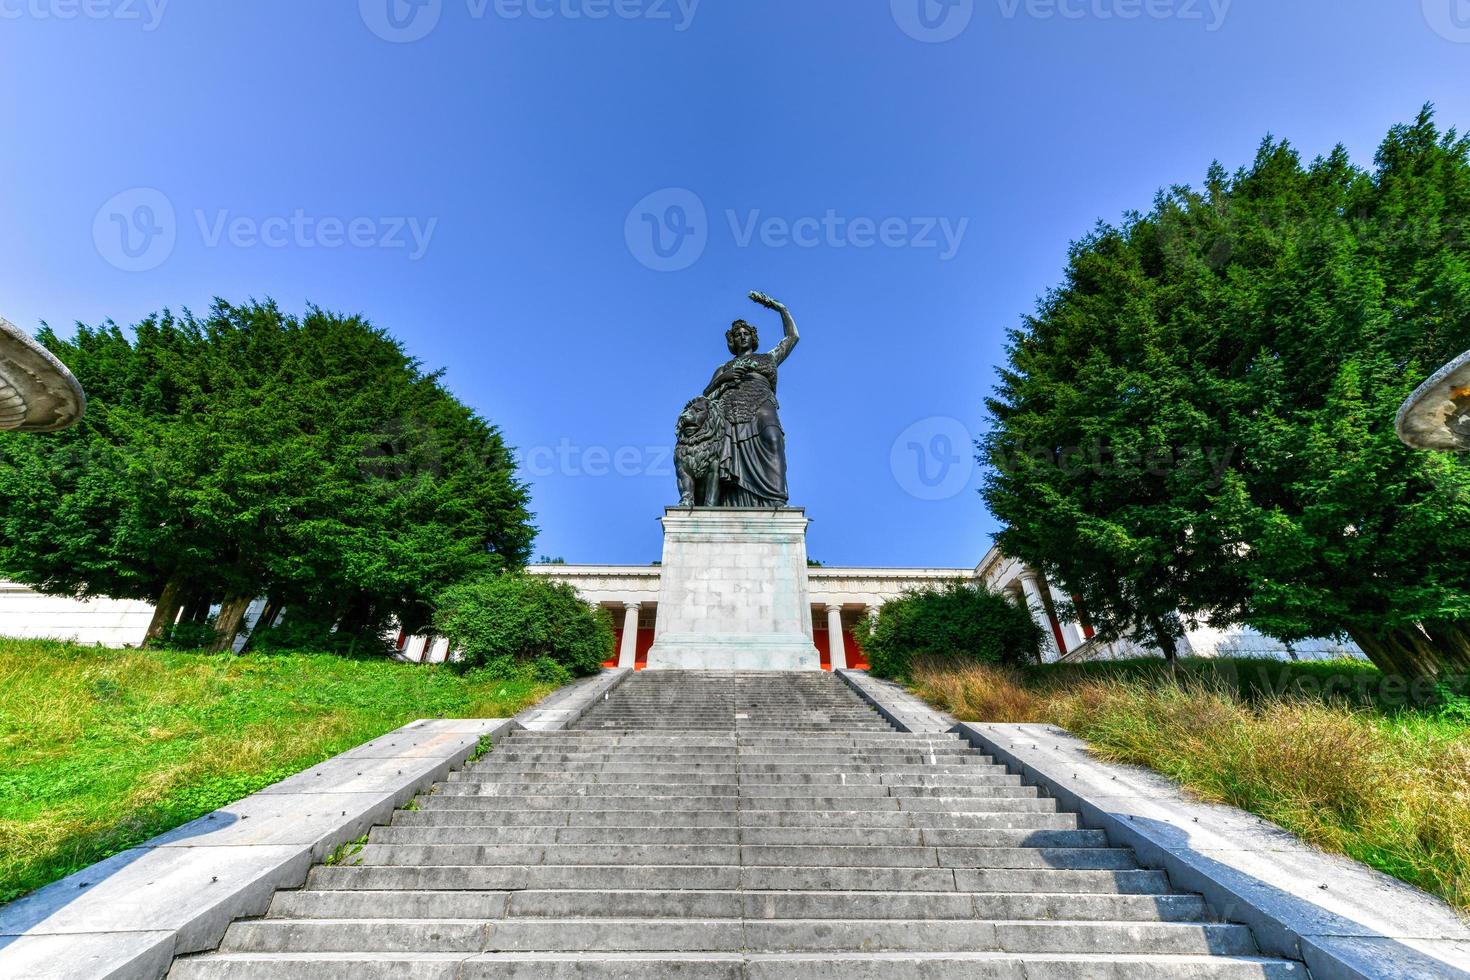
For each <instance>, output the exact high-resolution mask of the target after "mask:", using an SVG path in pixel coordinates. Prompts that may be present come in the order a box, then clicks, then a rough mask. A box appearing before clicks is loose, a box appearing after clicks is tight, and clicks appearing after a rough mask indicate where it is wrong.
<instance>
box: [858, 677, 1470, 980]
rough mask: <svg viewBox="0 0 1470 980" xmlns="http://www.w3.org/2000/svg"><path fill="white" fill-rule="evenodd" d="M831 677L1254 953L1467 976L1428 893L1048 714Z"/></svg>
mask: <svg viewBox="0 0 1470 980" xmlns="http://www.w3.org/2000/svg"><path fill="white" fill-rule="evenodd" d="M841 676H842V678H843V680H844V681H846V682H847V684H848V685H849V686H850V687H851V688H853V690H855V691H856V692H857V693H858V694H859V696H860V697H862V698H863V699H864V700H866V701H868V702H869V703H870V704H872V705H873V706H874V707H875V708H876V709H877V710H878V711H879V713H880V714H882V715H883V716H884V717H885V718H886V719H888V721H889V722H890V723H891V724H893V725H894V726H895V727H897V728H899V729H900V730H903V731H915V732H929V733H934V732H939V731H950V732H954V733H955V734H958V735H960V737H962V738H963V739H965V740H966V741H967V742H969V743H970V744H971V745H972V746H974V747H975V748H977V749H979V750H980V751H982V752H984V753H985V754H986V755H989V756H991V757H993V758H994V759H995V760H996V761H997V762H999V763H1002V764H1004V765H1005V766H1006V768H1007V770H1008V771H1009V772H1010V773H1012V774H1013V775H1016V776H1019V777H1021V779H1022V781H1023V782H1025V783H1027V784H1028V785H1034V786H1038V787H1040V788H1041V789H1042V790H1043V791H1044V792H1045V793H1046V794H1047V795H1048V796H1051V797H1053V798H1054V799H1056V801H1057V805H1058V807H1059V808H1060V809H1062V810H1065V811H1069V812H1073V813H1077V814H1078V815H1079V817H1080V820H1081V825H1082V826H1084V827H1087V828H1090V829H1094V830H1101V831H1103V832H1105V833H1106V834H1107V836H1108V840H1109V841H1110V842H1111V843H1112V844H1114V845H1116V846H1120V847H1130V848H1132V849H1133V851H1134V853H1135V854H1136V855H1137V856H1138V859H1139V861H1140V863H1142V864H1143V865H1144V866H1145V867H1149V868H1155V869H1158V870H1161V871H1164V872H1166V873H1167V874H1168V877H1169V881H1170V883H1171V884H1172V885H1173V886H1174V887H1175V888H1178V889H1180V890H1181V891H1187V892H1194V893H1198V894H1201V895H1203V896H1204V897H1205V899H1206V900H1207V901H1208V902H1209V903H1210V905H1211V906H1213V907H1214V908H1215V909H1216V910H1217V911H1218V912H1219V913H1220V914H1221V915H1222V916H1223V917H1224V918H1226V919H1227V920H1229V921H1232V922H1240V923H1243V924H1245V925H1248V926H1250V928H1251V931H1252V932H1253V933H1254V935H1255V937H1256V941H1257V943H1258V944H1259V945H1260V947H1261V951H1262V952H1264V953H1267V954H1271V955H1275V956H1282V957H1286V958H1288V959H1294V960H1300V961H1302V962H1305V963H1306V964H1307V967H1308V969H1309V970H1310V971H1311V973H1312V977H1313V978H1314V980H1339V978H1346V980H1384V978H1392V980H1397V978H1403V980H1410V978H1413V980H1427V978H1435V980H1455V978H1470V927H1467V925H1466V923H1465V921H1464V920H1463V919H1461V918H1460V916H1459V915H1457V914H1456V912H1455V910H1454V909H1452V908H1451V907H1450V906H1449V905H1448V904H1446V903H1445V902H1443V901H1441V900H1440V899H1438V898H1436V897H1434V896H1432V895H1429V894H1428V893H1426V892H1423V891H1421V890H1419V889H1417V888H1414V887H1412V886H1410V885H1407V884H1405V883H1404V882H1402V881H1399V880H1397V879H1395V878H1391V877H1389V876H1388V875H1385V874H1381V873H1379V872H1377V871H1374V870H1373V869H1372V868H1369V867H1368V866H1366V865H1364V864H1361V863H1360V862H1357V861H1353V860H1351V859H1349V858H1344V857H1339V856H1336V855H1330V854H1326V853H1323V852H1322V851H1319V850H1317V849H1316V848H1314V847H1312V846H1310V845H1309V844H1306V843H1305V842H1303V841H1302V840H1301V839H1300V838H1298V837H1296V836H1295V835H1293V834H1291V833H1289V832H1287V831H1286V830H1284V829H1282V828H1281V827H1279V826H1277V825H1276V824H1274V823H1271V822H1269V821H1267V820H1263V819H1261V818H1260V817H1256V816H1254V815H1252V814H1250V813H1247V812H1245V811H1244V810H1239V809H1236V808H1235V807H1230V806H1220V805H1214V804H1208V803H1202V802H1199V801H1198V800H1195V799H1193V798H1191V797H1190V796H1189V794H1187V793H1186V792H1185V791H1184V790H1183V789H1181V788H1180V786H1179V785H1178V784H1177V783H1175V782H1173V781H1172V780H1170V779H1167V778H1165V777H1163V776H1160V775H1159V774H1157V773H1154V772H1151V771H1149V770H1146V769H1142V768H1139V767H1136V766H1122V765H1114V764H1110V763H1106V762H1102V761H1100V760H1098V759H1097V758H1096V757H1095V756H1094V755H1093V754H1092V753H1091V752H1090V751H1089V750H1088V748H1087V744H1086V743H1085V742H1084V741H1082V740H1081V739H1079V738H1077V737H1075V736H1073V735H1071V734H1069V733H1068V732H1066V731H1064V730H1063V729H1061V728H1058V727H1056V726H1055V725H1003V724H971V723H960V722H957V721H955V719H953V718H952V717H950V716H949V715H946V714H944V713H943V712H940V711H937V710H935V709H934V708H932V707H930V706H929V705H927V704H925V703H924V702H923V701H921V700H919V699H918V698H916V697H914V695H912V694H911V693H909V692H908V691H906V690H905V689H903V688H902V687H900V686H899V685H897V684H893V683H891V682H889V681H883V680H879V679H878V678H875V677H871V676H870V675H868V674H866V673H864V672H862V671H842V672H841Z"/></svg>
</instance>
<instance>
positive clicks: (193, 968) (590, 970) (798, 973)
mask: <svg viewBox="0 0 1470 980" xmlns="http://www.w3.org/2000/svg"><path fill="white" fill-rule="evenodd" d="M170 977H171V980H404V978H411V980H1021V978H1022V977H1024V978H1025V980H1099V978H1114V980H1306V969H1305V968H1304V967H1302V966H1301V965H1300V964H1295V963H1287V962H1284V961H1281V960H1270V959H1263V958H1259V957H1251V956H1147V955H1134V954H1106V955H1099V954H1091V955H1078V954H1048V955H1024V956H1022V955H1018V954H1014V953H829V954H819V955H813V954H740V953H663V954H657V953H487V954H480V955H478V956H471V957H466V956H464V955H463V954H457V953H448V954H435V953H419V954H409V953H392V954H382V953H372V954H360V953H348V954H339V953H300V954H290V955H280V954H270V953H235V954H228V955H224V956H210V957H192V958H185V959H181V960H179V961H178V962H177V963H176V964H175V966H174V972H173V973H172V974H170Z"/></svg>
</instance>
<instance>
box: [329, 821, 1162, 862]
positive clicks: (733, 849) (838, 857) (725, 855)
mask: <svg viewBox="0 0 1470 980" xmlns="http://www.w3.org/2000/svg"><path fill="white" fill-rule="evenodd" d="M997 833H1003V831H997ZM1039 833H1042V834H1077V833H1086V832H1085V831H1041V832H1039ZM356 860H357V861H358V862H360V863H361V864H363V865H418V866H421V867H427V866H435V865H440V866H443V865H493V864H506V865H536V864H563V865H575V864H614V865H617V864H663V865H678V864H710V865H721V864H728V865H737V866H743V867H798V868H799V867H808V868H820V867H829V868H926V867H927V868H964V869H970V868H1071V869H1078V870H1082V869H1086V870H1096V871H1127V870H1132V869H1135V868H1137V867H1138V864H1137V862H1136V860H1135V858H1134V857H1133V854H1132V852H1131V851H1129V850H1127V849H1125V848H1113V847H1085V846H1084V847H1067V846H1065V845H1061V846H1055V847H1052V846H1039V847H1032V846H1013V847H1006V846H996V847H917V846H916V847H900V846H892V847H890V846H862V845H809V844H738V845H737V844H651V843H643V844H529V845H513V844H505V845H497V844H371V843H370V844H366V845H364V846H363V848H362V850H361V851H359V852H358V853H357V856H356Z"/></svg>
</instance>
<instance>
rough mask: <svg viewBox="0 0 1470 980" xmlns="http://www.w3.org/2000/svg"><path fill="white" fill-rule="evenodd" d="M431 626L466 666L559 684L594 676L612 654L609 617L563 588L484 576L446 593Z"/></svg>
mask: <svg viewBox="0 0 1470 980" xmlns="http://www.w3.org/2000/svg"><path fill="white" fill-rule="evenodd" d="M434 627H435V629H437V630H438V631H439V632H440V633H442V634H443V635H444V636H446V637H447V638H448V639H449V643H450V646H451V647H452V648H454V649H456V650H458V651H459V652H460V653H461V654H462V655H463V657H464V662H465V663H466V664H469V665H471V666H473V667H482V668H485V669H487V670H489V671H491V672H492V674H493V675H494V676H502V677H515V676H519V675H521V674H522V673H523V672H525V671H528V670H529V671H531V672H532V673H534V674H535V676H536V678H537V679H538V680H542V681H547V682H564V681H567V680H570V679H571V678H572V677H574V676H579V675H583V674H593V673H596V672H597V671H598V669H599V668H600V667H601V666H602V664H603V662H604V661H605V660H607V659H608V657H609V656H610V655H611V654H612V650H613V636H614V634H613V625H612V617H611V616H610V615H609V614H608V612H607V611H606V610H603V609H598V608H596V607H594V606H592V605H589V604H588V603H586V602H584V601H583V600H582V598H581V597H580V596H578V595H577V590H576V589H574V588H572V587H571V586H570V585H567V584H566V583H564V582H553V581H550V580H548V579H544V578H541V577H539V576H535V575H518V574H506V575H485V576H481V577H479V578H477V579H474V580H471V581H468V582H463V583H461V584H459V585H456V586H452V587H450V588H449V589H447V590H445V592H444V594H443V595H442V596H441V597H440V600H439V608H438V612H437V613H436V614H435V617H434Z"/></svg>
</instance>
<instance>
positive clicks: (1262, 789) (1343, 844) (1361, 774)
mask: <svg viewBox="0 0 1470 980" xmlns="http://www.w3.org/2000/svg"><path fill="white" fill-rule="evenodd" d="M913 687H914V690H915V691H916V692H917V693H918V694H919V695H920V696H922V697H924V698H926V699H927V700H928V701H930V702H931V703H932V704H935V705H937V706H939V707H941V708H943V709H945V710H947V711H950V712H951V713H953V714H955V715H956V716H957V717H959V718H961V719H962V720H966V721H979V720H983V721H993V722H1023V721H1044V722H1050V723H1052V724H1057V725H1061V726H1062V727H1064V728H1067V729H1069V730H1071V731H1072V732H1074V733H1076V734H1077V735H1079V736H1081V737H1082V738H1085V739H1086V740H1087V741H1088V742H1089V743H1090V744H1091V745H1092V747H1093V749H1094V750H1095V751H1096V752H1097V754H1098V755H1099V756H1100V757H1102V758H1104V759H1108V760H1110V761H1114V762H1127V763H1133V764H1137V765H1144V766H1148V767H1150V768H1153V769H1156V770H1158V771H1159V772H1162V773H1164V774H1166V775H1168V776H1171V777H1173V778H1174V779H1177V780H1179V781H1180V782H1181V783H1182V784H1184V785H1185V786H1186V787H1187V788H1189V789H1190V790H1191V791H1193V792H1194V793H1195V794H1197V795H1198V796H1200V797H1202V798H1204V799H1207V800H1211V801H1215V802H1221V803H1228V804H1231V805H1233V806H1238V807H1241V808H1242V809H1245V810H1249V811H1251V812H1253V813H1256V814H1258V815H1260V816H1263V817H1266V818H1267V819H1269V820H1272V821H1274V822H1276V823H1279V824H1281V825H1282V826H1284V827H1286V828H1287V829H1288V830H1291V831H1292V832H1294V833H1296V834H1298V835H1299V836H1301V837H1302V838H1304V839H1305V840H1308V841H1310V842H1312V843H1313V844H1316V845H1317V846H1319V847H1322V848H1324V849H1326V850H1330V851H1334V852H1337V853H1341V854H1347V855H1349V856H1351V857H1353V858H1356V859H1357V860H1359V861H1363V862H1364V863H1366V864H1369V865H1371V866H1372V867H1375V868H1377V869H1379V870H1380V871H1383V872H1386V873H1387V874H1391V875H1393V876H1395V877H1397V878H1401V879H1403V880H1404V881H1407V882H1409V883H1411V884H1414V885H1416V886H1418V887H1420V888H1423V889H1425V890H1427V891H1430V892H1433V893H1435V894H1438V895H1440V896H1442V897H1444V898H1445V899H1446V900H1448V901H1449V902H1450V903H1451V904H1453V905H1455V906H1457V907H1458V908H1459V909H1460V910H1461V911H1462V912H1466V913H1470V713H1467V712H1466V710H1465V707H1466V706H1465V704H1464V703H1463V702H1461V705H1460V707H1459V708H1458V710H1449V711H1446V710H1443V709H1429V708H1415V707H1411V706H1408V705H1406V701H1408V702H1409V704H1412V703H1413V700H1412V698H1406V697H1405V695H1404V692H1403V691H1402V690H1401V689H1399V688H1396V687H1394V686H1393V685H1392V684H1391V683H1390V684H1389V686H1387V687H1386V688H1385V687H1384V679H1383V677H1382V675H1381V674H1379V673H1378V671H1377V670H1375V669H1374V668H1372V667H1370V666H1367V665H1364V664H1361V663H1358V662H1351V661H1342V662H1333V663H1328V664H1321V663H1317V664H1282V663H1275V662H1267V663H1263V662H1261V661H1217V662H1212V661H1195V662H1192V663H1190V664H1189V666H1188V668H1187V670H1185V671H1184V672H1183V674H1182V677H1181V681H1180V683H1177V684H1176V683H1174V682H1173V681H1172V680H1171V679H1170V678H1169V677H1168V676H1167V675H1166V674H1165V673H1163V672H1162V671H1161V670H1160V669H1159V667H1158V661H1148V662H1124V663H1117V664H1089V665H1085V666H1081V667H1061V668H1047V669H1042V670H1033V671H1031V672H1028V673H1026V674H1024V675H1023V674H1016V673H1011V672H1007V671H1001V670H995V669H990V668H984V667H955V666H949V665H942V664H930V665H925V666H922V667H920V668H918V669H916V670H915V673H914V683H913Z"/></svg>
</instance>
